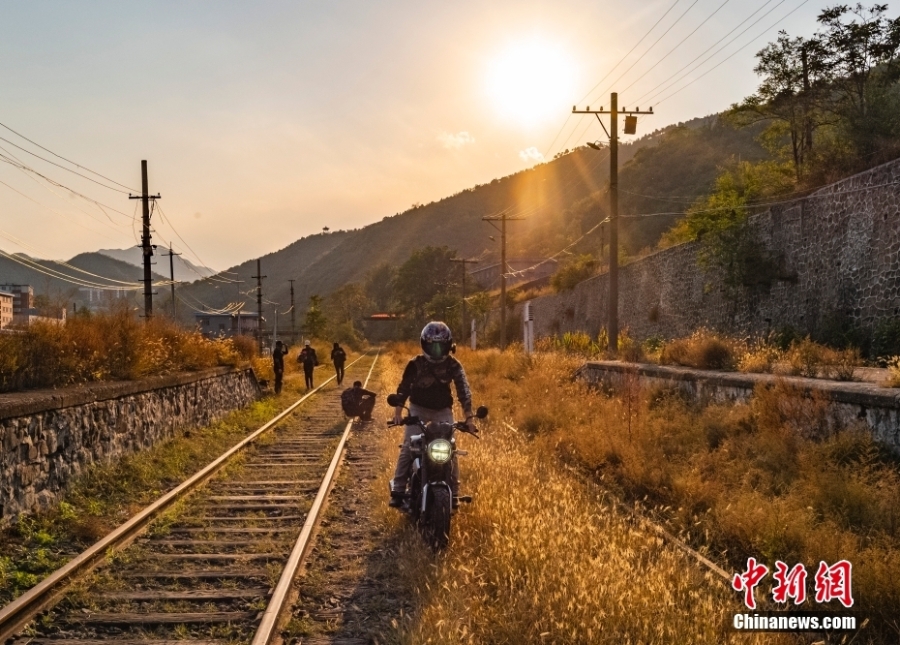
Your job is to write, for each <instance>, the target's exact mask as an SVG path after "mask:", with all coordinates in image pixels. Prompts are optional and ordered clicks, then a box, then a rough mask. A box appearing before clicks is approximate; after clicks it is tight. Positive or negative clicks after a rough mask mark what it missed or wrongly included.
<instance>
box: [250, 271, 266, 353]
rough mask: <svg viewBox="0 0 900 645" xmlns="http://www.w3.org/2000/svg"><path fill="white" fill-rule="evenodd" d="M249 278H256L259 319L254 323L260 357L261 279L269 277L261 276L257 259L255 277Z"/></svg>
mask: <svg viewBox="0 0 900 645" xmlns="http://www.w3.org/2000/svg"><path fill="white" fill-rule="evenodd" d="M250 277H251V278H256V311H257V315H258V316H259V318H258V319H257V321H256V334H257V337H258V338H259V354H260V356H262V350H263V317H262V279H263V278H268V277H269V276H267V275H263V274H262V268H261V267H260V261H259V258H257V259H256V275H251V276H250Z"/></svg>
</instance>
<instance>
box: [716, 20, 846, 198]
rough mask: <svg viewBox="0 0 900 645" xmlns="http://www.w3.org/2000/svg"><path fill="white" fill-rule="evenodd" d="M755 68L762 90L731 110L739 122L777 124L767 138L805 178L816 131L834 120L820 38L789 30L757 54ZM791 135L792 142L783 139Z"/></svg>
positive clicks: (735, 119) (771, 148)
mask: <svg viewBox="0 0 900 645" xmlns="http://www.w3.org/2000/svg"><path fill="white" fill-rule="evenodd" d="M756 58H757V59H758V61H759V62H758V63H757V65H756V67H754V68H753V71H754V72H756V73H757V74H758V75H760V76H761V77H762V83H760V86H759V88H758V89H757V91H756V93H755V94H753V95H751V96H748V97H747V98H745V99H744V101H743V102H742V103H740V104H735V105H733V106H732V107H731V110H730V112H729V113H728V116H729V117H730V118H731V120H733V121H734V122H735V123H737V124H738V125H751V124H754V123H759V122H762V121H765V122H770V123H771V126H770V127H769V129H768V130H767V131H766V132H765V133H764V135H763V136H762V138H761V140H762V142H763V144H764V145H765V146H766V147H767V148H769V150H770V151H772V152H774V153H776V154H783V152H784V148H787V149H788V150H789V153H788V156H789V157H790V158H791V160H792V161H793V163H794V173H795V175H796V177H797V180H798V181H799V180H800V179H802V178H803V174H804V170H805V165H806V163H807V161H808V157H809V153H810V151H811V150H812V148H813V133H814V132H815V130H817V129H818V128H819V127H821V126H823V125H825V124H827V123H829V122H830V115H829V113H828V111H827V110H825V109H823V102H824V98H823V88H824V83H825V78H826V75H827V69H828V66H827V64H826V56H825V51H824V46H823V44H822V42H821V41H820V40H818V39H815V38H813V39H809V40H806V39H803V38H800V37H797V38H791V37H790V36H788V35H787V33H786V32H784V31H781V32H779V34H778V40H777V41H776V42H774V43H769V44H768V45H766V46H765V47H764V48H763V49H761V50H760V51H759V52H757V54H756ZM785 139H787V141H788V144H787V146H783V145H782V141H784V140H785Z"/></svg>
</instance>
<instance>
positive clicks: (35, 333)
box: [0, 310, 255, 392]
mask: <svg viewBox="0 0 900 645" xmlns="http://www.w3.org/2000/svg"><path fill="white" fill-rule="evenodd" d="M254 351H255V349H254V344H253V343H248V342H247V339H244V338H242V337H239V338H236V339H225V340H210V339H208V338H204V337H203V336H202V335H201V334H200V333H198V332H195V331H188V330H185V329H183V328H181V327H179V326H177V325H176V324H175V323H173V322H171V321H169V320H167V319H165V318H153V319H152V320H150V321H149V322H146V323H144V322H143V321H140V320H138V319H137V318H135V317H134V316H133V315H132V314H131V312H129V311H126V310H119V311H112V312H109V313H100V314H93V315H91V316H75V317H72V318H69V319H68V320H67V321H66V324H65V325H56V324H49V323H34V324H32V325H30V326H29V327H28V328H26V329H23V330H21V331H20V332H19V333H9V334H2V335H0V392H8V391H13V390H23V389H29V388H38V387H64V386H68V385H75V384H78V383H86V382H89V381H102V380H129V379H137V378H141V377H144V376H150V375H154V374H166V373H169V372H176V371H183V370H199V369H203V368H207V367H214V366H216V365H237V364H239V363H241V362H242V361H246V360H248V359H249V358H251V357H252V356H253V353H254Z"/></svg>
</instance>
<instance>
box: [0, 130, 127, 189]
mask: <svg viewBox="0 0 900 645" xmlns="http://www.w3.org/2000/svg"><path fill="white" fill-rule="evenodd" d="M0 141H5V142H6V143H8V144H9V145H11V146H13V147H14V148H18V149H19V150H21V151H22V152H24V153H25V154H29V155H31V156H32V157H35V158H36V159H40V160H41V161H43V162H46V163H48V164H50V165H52V166H56V167H57V168H62V169H63V170H65V171H66V172H70V173H72V174H73V175H78V176H79V177H81V178H82V179H87V180H88V181H92V182H94V183H95V184H97V185H98V186H103V187H104V188H108V189H109V190H114V191H116V192H117V193H123V194H126V195H130V194H131V193H129V192H128V191H126V190H121V189H120V188H113V187H112V186H107V185H106V184H104V183H102V182H99V181H97V180H96V179H93V178H91V177H88V176H87V175H82V174H81V173H80V172H76V171H74V170H72V169H71V168H66V167H65V166H63V165H61V164H58V163H56V162H55V161H50V160H49V159H45V158H44V157H42V156H40V155H39V154H37V153H34V152H31V150H28V149H27V148H23V147H22V146H20V145H18V144H15V143H13V142H12V141H10V140H9V139H6V138H5V137H0Z"/></svg>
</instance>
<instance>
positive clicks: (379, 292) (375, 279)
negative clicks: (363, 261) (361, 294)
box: [364, 264, 397, 312]
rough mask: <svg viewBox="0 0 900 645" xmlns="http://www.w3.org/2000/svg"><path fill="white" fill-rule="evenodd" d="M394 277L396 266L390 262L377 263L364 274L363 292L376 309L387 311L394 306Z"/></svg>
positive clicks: (395, 276) (395, 277) (395, 275)
mask: <svg viewBox="0 0 900 645" xmlns="http://www.w3.org/2000/svg"><path fill="white" fill-rule="evenodd" d="M396 279H397V267H395V266H391V265H390V264H379V265H378V266H376V267H375V268H374V269H372V270H371V271H369V272H368V273H367V274H366V281H365V287H364V288H365V293H366V296H367V297H368V298H369V300H371V302H372V305H373V306H374V307H375V309H377V310H378V311H380V312H389V311H391V310H392V309H393V308H394V305H395V303H396V299H395V297H394V290H395V285H394V281H395V280H396Z"/></svg>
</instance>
